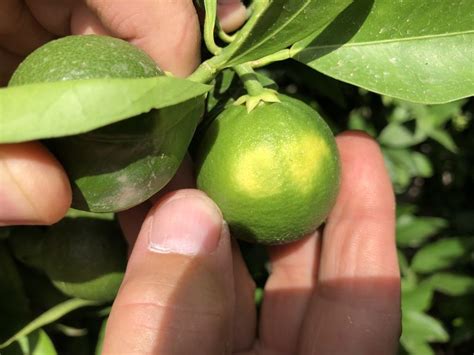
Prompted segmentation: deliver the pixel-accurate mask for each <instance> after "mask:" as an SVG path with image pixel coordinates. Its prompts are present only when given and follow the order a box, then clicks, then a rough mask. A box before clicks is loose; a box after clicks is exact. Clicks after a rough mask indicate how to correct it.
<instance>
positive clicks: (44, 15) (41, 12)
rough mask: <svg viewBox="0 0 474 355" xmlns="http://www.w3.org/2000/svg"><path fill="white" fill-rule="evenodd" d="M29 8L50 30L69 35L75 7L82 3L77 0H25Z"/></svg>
mask: <svg viewBox="0 0 474 355" xmlns="http://www.w3.org/2000/svg"><path fill="white" fill-rule="evenodd" d="M25 2H26V4H27V5H28V8H29V9H30V11H31V13H32V14H33V16H34V17H35V19H36V20H37V21H38V22H39V23H40V24H41V26H42V27H43V28H44V29H46V30H47V31H48V32H50V33H52V34H54V35H56V36H61V37H63V36H67V35H69V34H70V33H71V26H70V21H71V16H72V12H73V9H74V8H75V7H76V6H77V5H79V4H81V1H77V0H41V1H37V0H25Z"/></svg>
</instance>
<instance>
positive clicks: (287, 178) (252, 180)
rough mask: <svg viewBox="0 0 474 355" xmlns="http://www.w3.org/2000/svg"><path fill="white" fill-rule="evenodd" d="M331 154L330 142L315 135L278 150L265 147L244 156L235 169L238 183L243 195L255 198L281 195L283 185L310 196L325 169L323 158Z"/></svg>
mask: <svg viewBox="0 0 474 355" xmlns="http://www.w3.org/2000/svg"><path fill="white" fill-rule="evenodd" d="M330 154H331V151H330V148H329V146H328V145H327V143H326V142H325V141H324V140H323V139H321V138H320V137H318V136H316V135H306V136H303V137H300V138H299V139H298V140H291V141H288V142H286V143H284V144H282V145H280V147H279V149H278V150H276V149H274V148H273V146H271V145H265V144H262V145H259V146H257V147H256V148H254V149H252V150H248V151H246V152H245V153H244V154H243V155H242V156H241V158H240V160H239V161H238V162H237V164H236V166H235V167H234V169H235V170H234V176H235V182H236V185H237V186H238V188H239V189H240V190H241V191H242V192H245V193H247V194H250V195H252V196H255V197H267V196H270V195H274V194H278V193H279V192H280V191H281V189H282V187H284V186H288V187H289V186H293V187H296V188H297V189H299V190H300V191H301V192H302V193H307V192H310V191H311V190H312V188H313V187H314V182H313V177H314V175H315V174H318V172H319V171H320V170H321V169H323V168H324V167H323V166H322V162H323V161H325V159H324V158H325V157H327V156H329V155H330ZM277 166H281V167H282V169H276V167H277Z"/></svg>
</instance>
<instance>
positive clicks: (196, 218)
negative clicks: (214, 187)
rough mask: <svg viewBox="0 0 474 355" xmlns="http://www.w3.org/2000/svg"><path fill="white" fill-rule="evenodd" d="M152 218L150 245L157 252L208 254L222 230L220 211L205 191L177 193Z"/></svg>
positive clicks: (215, 245)
mask: <svg viewBox="0 0 474 355" xmlns="http://www.w3.org/2000/svg"><path fill="white" fill-rule="evenodd" d="M152 218H153V219H152V225H151V228H150V232H149V249H150V250H152V251H154V252H158V253H176V254H183V255H205V254H210V253H212V252H213V251H214V250H215V249H216V248H217V245H218V243H219V239H220V236H221V233H222V232H223V227H222V216H221V213H220V211H219V210H218V208H217V206H216V205H215V204H214V202H212V201H211V200H210V199H209V198H207V197H205V196H204V195H198V194H192V195H186V194H183V193H177V195H176V196H175V197H172V198H170V199H169V200H167V201H165V202H164V203H163V205H161V206H158V208H157V210H156V211H155V212H154V215H153V217H152Z"/></svg>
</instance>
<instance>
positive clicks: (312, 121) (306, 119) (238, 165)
mask: <svg viewBox="0 0 474 355" xmlns="http://www.w3.org/2000/svg"><path fill="white" fill-rule="evenodd" d="M279 99H280V100H281V102H280V103H261V104H260V105H259V106H257V107H256V108H255V109H254V110H252V111H251V112H250V113H249V112H247V109H246V108H245V107H244V106H242V105H238V106H235V105H233V106H229V107H228V108H226V109H225V110H224V111H223V112H222V113H221V114H220V115H219V116H218V117H217V119H216V120H215V121H214V122H213V123H212V124H211V125H210V127H209V128H208V130H207V132H206V133H205V135H204V138H203V140H202V141H201V143H200V146H199V150H198V159H197V163H198V170H197V171H198V175H197V185H198V187H199V188H200V189H201V190H204V191H205V192H206V193H207V194H208V195H209V196H210V197H211V198H212V199H213V200H214V201H215V202H216V203H217V205H218V206H219V207H220V208H221V210H222V212H223V215H224V218H225V219H226V221H227V222H228V223H229V226H230V230H231V232H232V234H233V235H234V236H236V237H237V238H241V239H244V240H247V241H251V242H257V243H262V244H282V243H288V242H291V241H294V240H297V239H299V238H301V237H303V236H305V235H306V234H308V233H311V232H312V231H314V230H315V229H316V228H317V227H318V226H320V225H321V223H323V222H324V220H325V219H326V217H327V215H328V213H329V211H330V210H331V208H332V206H333V204H334V202H335V200H336V196H337V193H338V189H339V175H340V166H339V154H338V150H337V147H336V142H335V139H334V136H333V134H332V132H331V130H330V129H329V127H328V126H327V125H326V123H325V122H324V120H323V119H322V118H321V117H320V116H319V114H318V113H317V112H316V111H314V110H313V109H312V108H311V107H309V106H308V105H306V104H304V103H303V102H301V101H298V100H295V99H292V98H289V97H286V96H283V95H279Z"/></svg>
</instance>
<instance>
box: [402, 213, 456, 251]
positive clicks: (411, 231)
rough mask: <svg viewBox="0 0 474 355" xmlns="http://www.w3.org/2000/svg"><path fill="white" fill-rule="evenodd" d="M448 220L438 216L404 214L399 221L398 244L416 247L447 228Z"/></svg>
mask: <svg viewBox="0 0 474 355" xmlns="http://www.w3.org/2000/svg"><path fill="white" fill-rule="evenodd" d="M447 225H448V222H447V221H446V220H444V219H442V218H436V217H410V216H404V217H403V218H399V219H398V221H397V244H398V245H399V246H404V247H416V246H419V245H421V244H423V242H424V241H425V240H427V239H428V238H430V237H432V236H433V235H435V234H436V233H438V232H439V231H440V230H441V229H443V228H445V227H446V226H447Z"/></svg>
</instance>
